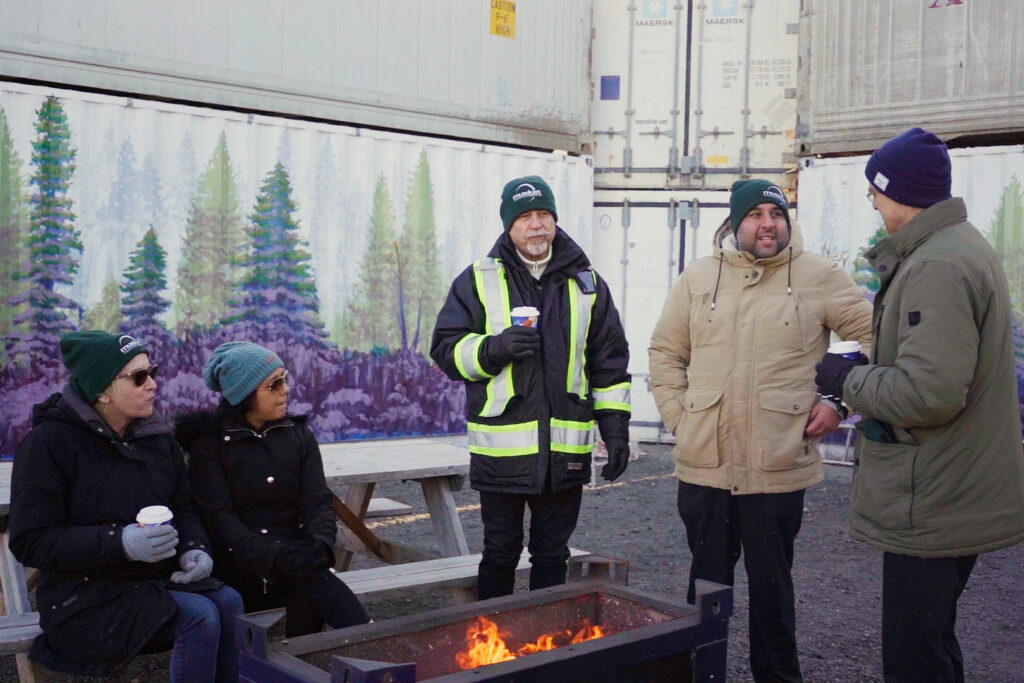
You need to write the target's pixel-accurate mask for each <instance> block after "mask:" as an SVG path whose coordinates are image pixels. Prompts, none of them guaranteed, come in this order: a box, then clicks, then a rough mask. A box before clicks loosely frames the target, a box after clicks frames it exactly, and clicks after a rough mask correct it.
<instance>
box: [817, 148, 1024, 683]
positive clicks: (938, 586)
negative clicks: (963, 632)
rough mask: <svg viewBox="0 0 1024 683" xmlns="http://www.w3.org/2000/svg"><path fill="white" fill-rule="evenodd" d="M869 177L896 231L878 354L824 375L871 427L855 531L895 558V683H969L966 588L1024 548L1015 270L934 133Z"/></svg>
mask: <svg viewBox="0 0 1024 683" xmlns="http://www.w3.org/2000/svg"><path fill="white" fill-rule="evenodd" d="M866 175H867V178H868V181H869V188H868V195H869V198H871V199H872V202H873V205H874V207H875V209H877V210H878V211H879V212H880V213H881V214H882V220H883V221H884V223H885V227H886V231H887V232H888V233H889V236H888V237H886V238H885V239H883V240H882V241H881V242H879V243H878V244H877V245H876V246H875V247H873V248H872V249H871V250H870V251H868V253H867V257H868V260H869V261H870V262H871V263H872V265H873V266H874V268H875V271H876V272H877V273H878V277H879V281H880V282H881V290H880V291H879V292H878V295H877V297H876V298H875V310H874V330H875V333H874V341H873V345H872V349H873V351H872V357H871V360H870V362H867V363H866V364H856V363H854V362H851V361H847V360H845V359H842V358H839V357H836V356H833V355H831V354H828V355H826V356H825V358H824V359H823V360H822V362H821V364H820V365H819V367H818V377H817V381H818V385H819V390H820V391H821V392H822V393H823V394H837V395H840V394H841V395H842V397H843V400H844V401H846V403H847V404H848V405H849V406H850V407H851V408H852V409H853V410H855V411H857V412H858V413H860V414H861V416H862V417H863V418H864V419H862V420H861V421H860V423H858V428H859V429H861V438H860V439H859V443H858V445H857V463H858V465H857V470H856V474H855V477H854V483H853V493H852V498H853V514H852V518H851V521H850V535H851V536H853V537H854V538H857V539H860V540H863V541H866V542H868V543H870V544H871V545H873V546H875V547H877V548H880V549H881V550H882V551H884V555H883V569H882V663H883V670H884V673H885V679H886V680H887V681H911V680H913V681H963V680H964V674H963V657H962V655H961V652H960V646H959V644H958V643H957V639H956V635H955V633H954V628H955V626H956V604H957V600H958V598H959V596H960V593H961V592H962V591H963V589H964V586H965V585H966V583H967V579H968V577H969V576H970V574H971V570H972V568H973V567H974V563H975V560H976V559H977V556H978V553H982V552H988V551H991V550H996V549H998V548H1004V547H1006V546H1010V545H1013V544H1014V543H1019V542H1021V541H1022V540H1024V467H1022V457H1024V456H1022V451H1021V423H1020V406H1019V404H1018V397H1017V378H1016V373H1015V369H1014V360H1013V358H1014V353H1013V343H1012V337H1011V322H1010V298H1009V293H1008V289H1007V283H1006V277H1005V275H1004V274H1003V269H1002V267H1001V265H1000V261H999V255H998V254H997V253H996V252H995V251H994V250H993V249H992V247H991V246H990V245H989V244H988V242H987V241H986V240H985V238H984V237H983V236H982V235H981V234H980V233H979V232H978V231H977V230H976V229H975V228H974V226H972V225H971V224H970V223H968V222H967V210H966V207H965V205H964V201H963V200H962V199H960V198H959V197H955V198H954V197H952V196H951V195H950V188H951V174H950V162H949V155H948V154H947V152H946V146H945V145H944V144H943V143H942V141H941V140H939V138H937V137H936V136H935V135H933V134H932V133H929V132H927V131H924V130H921V129H920V128H914V129H911V130H908V131H906V132H905V133H903V134H901V135H899V136H897V137H895V138H893V139H892V140H890V141H889V142H887V143H885V144H884V145H883V146H882V147H880V148H879V149H878V150H877V151H876V152H875V153H874V154H873V155H872V156H871V159H870V160H869V161H868V164H867V169H866ZM865 362H866V359H865Z"/></svg>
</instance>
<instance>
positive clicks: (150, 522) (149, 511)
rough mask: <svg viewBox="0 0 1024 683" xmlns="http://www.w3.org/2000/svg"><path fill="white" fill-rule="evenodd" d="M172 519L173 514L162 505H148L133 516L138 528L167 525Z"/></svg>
mask: <svg viewBox="0 0 1024 683" xmlns="http://www.w3.org/2000/svg"><path fill="white" fill-rule="evenodd" d="M172 519H174V513H173V512H171V510H170V508H168V507H166V506H164V505H150V506H148V507H144V508H142V509H141V510H139V513H138V514H137V515H135V521H136V522H138V523H139V526H159V525H161V524H169V523H170V522H171V520H172Z"/></svg>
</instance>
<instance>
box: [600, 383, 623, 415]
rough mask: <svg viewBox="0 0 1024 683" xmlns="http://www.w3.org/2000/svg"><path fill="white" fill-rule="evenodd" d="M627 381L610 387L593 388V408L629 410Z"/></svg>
mask: <svg viewBox="0 0 1024 683" xmlns="http://www.w3.org/2000/svg"><path fill="white" fill-rule="evenodd" d="M629 389H630V386H629V382H620V383H618V384H613V385H612V386H610V387H601V388H597V387H595V388H594V410H623V411H625V412H627V413H628V412H630V406H629V403H630V397H629Z"/></svg>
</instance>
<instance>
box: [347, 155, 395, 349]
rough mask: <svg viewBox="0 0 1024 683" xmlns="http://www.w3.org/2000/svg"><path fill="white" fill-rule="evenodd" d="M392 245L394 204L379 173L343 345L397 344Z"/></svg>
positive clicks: (391, 346)
mask: <svg viewBox="0 0 1024 683" xmlns="http://www.w3.org/2000/svg"><path fill="white" fill-rule="evenodd" d="M395 245H396V241H395V208H394V204H393V203H392V202H391V194H390V193H389V192H388V183H387V179H386V178H385V177H384V174H381V175H380V176H378V177H377V187H376V189H375V190H374V192H373V210H372V213H371V214H370V225H369V226H368V229H367V237H366V251H365V252H364V253H363V259H362V262H361V263H360V266H359V280H358V282H357V283H356V291H355V296H354V298H353V300H352V302H351V303H350V304H349V307H348V310H347V312H346V314H345V319H344V346H345V348H350V349H357V350H362V351H369V350H372V349H381V348H395V347H397V346H398V344H399V333H398V289H397V272H396V268H395Z"/></svg>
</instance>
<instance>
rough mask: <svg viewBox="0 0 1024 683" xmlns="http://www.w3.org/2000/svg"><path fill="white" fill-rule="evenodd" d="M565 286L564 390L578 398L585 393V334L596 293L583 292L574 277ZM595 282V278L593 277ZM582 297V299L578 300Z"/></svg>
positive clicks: (587, 330)
mask: <svg viewBox="0 0 1024 683" xmlns="http://www.w3.org/2000/svg"><path fill="white" fill-rule="evenodd" d="M571 282H572V284H571V285H568V286H567V287H566V292H567V294H568V296H569V364H568V371H567V373H566V376H565V390H566V391H567V392H568V393H570V394H576V395H577V396H579V397H580V398H586V395H587V334H588V333H589V332H590V318H591V315H592V313H593V309H594V302H595V301H596V300H597V294H596V293H595V294H583V292H582V290H580V284H579V283H578V282H576V278H571ZM595 282H596V279H595ZM580 297H583V301H580Z"/></svg>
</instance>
